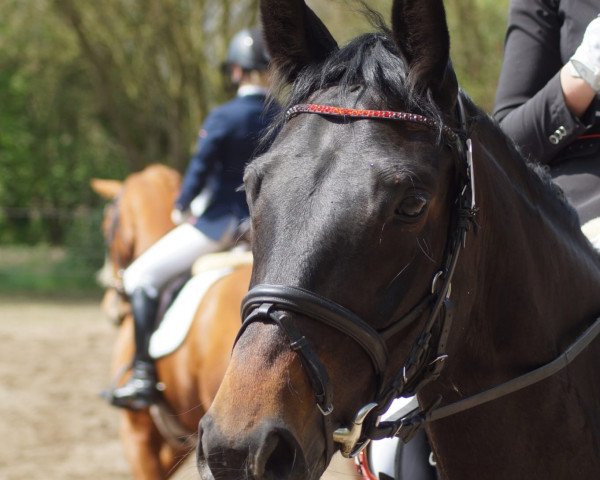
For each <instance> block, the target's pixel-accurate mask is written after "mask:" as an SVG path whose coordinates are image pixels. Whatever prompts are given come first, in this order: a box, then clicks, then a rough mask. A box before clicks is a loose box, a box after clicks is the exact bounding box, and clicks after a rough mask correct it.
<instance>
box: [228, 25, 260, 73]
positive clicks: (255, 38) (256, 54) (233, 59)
mask: <svg viewBox="0 0 600 480" xmlns="http://www.w3.org/2000/svg"><path fill="white" fill-rule="evenodd" d="M233 64H236V65H239V66H240V67H242V68H243V69H244V70H266V69H267V67H268V66H269V55H268V53H267V50H266V48H265V44H264V41H263V38H262V33H261V31H260V29H258V28H252V29H244V30H241V31H240V32H238V33H236V34H235V35H234V37H233V38H232V39H231V43H230V44H229V50H228V51H227V66H231V65H233Z"/></svg>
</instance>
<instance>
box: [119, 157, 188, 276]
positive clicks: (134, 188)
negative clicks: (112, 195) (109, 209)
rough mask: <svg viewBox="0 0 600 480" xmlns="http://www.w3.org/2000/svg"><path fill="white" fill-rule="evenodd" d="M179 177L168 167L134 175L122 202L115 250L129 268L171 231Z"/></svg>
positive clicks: (154, 167)
mask: <svg viewBox="0 0 600 480" xmlns="http://www.w3.org/2000/svg"><path fill="white" fill-rule="evenodd" d="M180 180H181V178H180V176H179V174H178V173H177V172H176V171H175V170H173V169H171V168H169V167H166V166H164V165H158V164H156V165H150V166H149V167H147V168H145V169H144V170H142V171H141V172H137V173H134V174H132V175H130V176H129V177H128V178H127V179H126V180H125V182H124V185H123V190H122V193H121V196H120V198H119V202H118V210H119V211H118V218H119V222H118V235H116V238H115V242H116V243H117V244H116V245H115V247H116V248H117V250H118V251H119V252H120V253H119V257H121V258H122V261H121V263H122V264H123V265H127V264H129V263H130V262H131V261H133V260H134V259H135V258H137V257H138V256H139V255H140V254H141V253H142V252H144V251H145V250H146V249H147V248H148V247H150V246H151V245H152V244H153V243H155V242H156V241H157V240H158V239H159V238H161V237H162V236H163V235H164V234H165V233H167V232H168V231H169V230H170V229H171V228H173V222H172V221H171V218H170V213H171V210H172V208H173V205H174V202H175V197H176V195H177V192H178V191H179V184H180Z"/></svg>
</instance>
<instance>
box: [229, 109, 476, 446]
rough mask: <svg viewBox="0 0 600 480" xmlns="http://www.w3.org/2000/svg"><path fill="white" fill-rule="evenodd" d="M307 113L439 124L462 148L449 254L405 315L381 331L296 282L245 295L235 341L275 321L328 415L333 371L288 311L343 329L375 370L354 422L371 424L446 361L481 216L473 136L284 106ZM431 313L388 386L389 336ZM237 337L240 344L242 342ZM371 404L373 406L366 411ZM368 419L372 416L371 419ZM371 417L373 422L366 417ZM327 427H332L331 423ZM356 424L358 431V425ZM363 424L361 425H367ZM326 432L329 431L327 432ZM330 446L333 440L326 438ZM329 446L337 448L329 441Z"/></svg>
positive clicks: (340, 435) (341, 437)
mask: <svg viewBox="0 0 600 480" xmlns="http://www.w3.org/2000/svg"><path fill="white" fill-rule="evenodd" d="M302 113H309V114H319V115H323V116H327V117H337V118H343V119H345V120H349V119H377V120H384V121H394V122H411V123H416V124H421V125H425V126H427V127H429V128H432V129H439V130H440V131H441V132H442V134H443V135H444V137H445V138H446V139H448V140H450V141H451V142H453V143H455V144H456V145H457V148H458V150H459V152H460V155H459V159H460V162H461V164H460V168H459V172H460V174H461V175H460V176H461V185H460V186H459V189H458V196H457V198H456V200H455V206H454V208H455V213H454V215H453V222H452V226H451V231H450V236H449V240H448V243H447V247H446V255H445V260H444V262H443V263H442V265H441V268H440V269H439V271H438V272H437V273H436V274H435V276H434V278H433V279H432V282H431V293H430V294H428V295H427V296H425V298H423V299H422V300H421V301H420V302H419V303H418V304H417V305H416V306H415V307H413V308H412V309H411V310H410V311H409V312H408V313H407V314H406V315H404V316H403V317H402V318H399V319H397V320H396V321H394V322H391V323H390V324H389V326H388V327H386V328H385V329H384V330H381V331H377V330H375V329H373V328H372V327H371V326H370V325H369V324H368V323H367V322H365V321H364V320H362V319H361V318H359V317H358V316H357V315H355V314H354V313H352V312H351V311H349V310H348V309H346V308H344V307H343V306H341V305H338V304H337V303H335V302H332V301H331V300H329V299H327V298H324V297H321V296H320V295H318V294H316V293H313V292H310V291H307V290H304V289H301V288H298V287H292V286H282V285H258V286H256V287H254V288H252V290H250V292H249V293H248V294H247V296H246V297H245V299H244V301H243V306H242V318H243V324H242V328H241V330H240V332H239V333H238V337H237V339H239V338H240V336H241V335H242V334H243V333H244V331H245V329H246V328H247V327H248V326H249V325H250V324H251V323H253V322H255V321H267V322H273V323H275V324H276V325H278V326H279V327H280V328H281V329H282V330H283V331H284V332H285V334H286V336H287V338H288V339H289V341H290V347H291V348H292V350H294V351H296V352H298V353H299V355H300V360H301V362H302V365H303V366H304V368H305V370H306V373H307V374H308V378H309V380H310V383H311V386H312V388H313V390H314V393H315V398H316V403H317V406H318V408H319V410H320V411H321V413H322V414H323V417H324V418H325V419H329V415H330V414H331V413H332V411H333V403H332V397H333V396H332V392H331V385H330V382H329V377H328V375H327V371H326V369H325V367H324V366H323V365H322V363H321V361H320V360H319V358H318V356H317V355H316V354H315V353H314V351H313V349H312V347H311V346H310V345H309V343H308V341H307V340H306V338H305V337H304V336H303V335H302V334H301V333H300V332H298V331H297V330H296V328H295V327H294V326H293V325H292V322H291V317H290V315H289V314H288V312H295V313H299V314H302V315H306V316H308V317H310V318H313V319H315V320H318V321H320V322H322V323H324V324H326V325H328V326H330V327H332V328H335V329H336V330H338V331H340V332H342V333H344V334H345V335H347V336H349V337H350V338H352V339H353V340H354V341H355V342H356V343H358V344H359V345H360V346H361V347H362V349H363V350H364V352H365V353H366V354H367V355H368V356H369V358H370V360H371V363H372V366H373V370H374V372H375V374H376V381H377V391H378V393H377V395H376V400H375V402H372V403H370V404H369V405H367V406H365V407H363V409H361V412H363V413H360V412H359V415H358V416H357V417H360V418H357V421H356V422H355V424H356V423H357V422H359V421H360V422H359V423H360V424H361V425H365V426H368V427H369V428H368V430H373V429H374V428H376V426H375V423H376V417H377V416H378V415H379V414H380V413H383V412H384V411H385V410H386V409H387V407H388V406H389V404H390V403H391V402H392V401H393V400H394V399H395V398H397V397H399V396H401V395H412V394H414V392H416V391H418V390H419V389H420V388H421V387H422V386H423V385H425V384H426V383H428V382H430V381H432V380H434V379H435V378H437V377H438V376H439V374H440V372H441V370H442V368H443V365H444V362H445V360H446V354H445V347H446V341H447V338H448V333H449V331H450V326H451V323H452V315H451V314H450V308H449V294H450V289H451V282H452V277H453V275H454V271H455V268H456V265H457V261H458V257H459V251H460V249H461V248H462V246H463V245H464V242H465V238H466V234H467V231H468V230H469V228H470V226H471V225H472V224H473V222H474V219H475V216H476V207H475V186H474V177H473V169H472V161H471V154H470V152H471V150H470V141H467V142H466V143H465V144H463V143H462V142H461V141H460V139H459V135H457V134H456V133H455V132H454V131H453V130H451V129H450V128H449V127H448V126H446V125H440V124H438V123H437V122H436V121H434V120H432V119H430V118H428V117H425V116H423V115H418V114H414V113H406V112H391V111H376V110H355V109H346V108H338V107H331V106H323V105H314V104H308V105H296V106H294V107H292V108H291V109H290V110H288V112H287V119H288V120H289V119H291V118H293V117H294V116H297V115H300V114H302ZM427 311H429V312H430V314H429V318H428V320H427V322H426V324H425V326H424V328H423V330H422V332H421V334H420V335H419V337H418V339H417V341H416V343H415V344H414V346H413V348H412V350H411V353H410V355H409V358H408V359H407V361H406V363H405V365H404V368H403V369H402V371H401V372H399V374H398V375H397V376H396V377H395V378H394V379H393V380H392V382H391V383H390V384H389V385H385V386H384V385H383V377H384V373H385V372H386V370H387V367H388V349H387V342H388V341H389V340H390V339H391V338H392V337H394V336H395V335H396V334H398V333H399V332H400V331H402V330H404V329H405V328H407V327H408V326H410V325H412V324H413V323H414V322H415V321H416V320H417V319H419V318H421V317H422V316H423V315H424V314H425V312H427ZM438 319H441V328H440V329H439V330H440V331H439V335H437V344H436V345H434V344H433V343H434V342H432V339H433V337H434V332H433V330H434V327H435V326H436V324H437V323H438V321H437V320H438ZM237 339H236V342H237ZM367 410H368V411H367ZM367 417H368V418H367ZM367 420H368V421H367ZM326 429H327V430H329V429H330V427H329V426H326ZM355 430H356V429H355ZM366 430H367V429H366V428H361V431H366ZM328 436H329V435H328ZM334 436H335V438H336V442H337V443H342V445H343V447H345V448H343V449H342V450H343V453H345V454H347V455H354V454H356V453H358V451H359V450H360V449H361V448H362V447H363V446H365V445H366V443H367V442H368V437H367V436H366V435H363V434H361V435H359V438H353V439H352V440H351V441H350V440H349V439H348V438H346V437H348V436H353V437H354V436H356V434H355V433H350V432H349V431H348V432H343V431H341V430H338V431H336V433H335V434H334V435H332V436H331V438H333V437H334ZM328 443H329V444H331V443H332V442H331V441H329V442H328ZM328 449H329V450H332V446H331V445H329V446H328Z"/></svg>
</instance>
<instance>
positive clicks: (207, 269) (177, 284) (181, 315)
mask: <svg viewBox="0 0 600 480" xmlns="http://www.w3.org/2000/svg"><path fill="white" fill-rule="evenodd" d="M250 264H252V253H251V252H250V251H248V249H247V248H239V247H236V248H234V249H233V250H230V251H227V252H221V253H213V254H208V255H203V256H201V257H200V258H199V259H198V260H197V261H196V263H195V264H194V266H193V267H192V272H191V275H186V276H185V277H180V278H177V279H176V280H174V281H173V282H172V284H171V285H170V286H169V288H167V289H165V291H164V293H163V297H162V298H161V308H163V305H165V306H166V308H164V309H163V314H162V315H160V314H159V318H160V319H161V320H160V324H159V326H158V328H157V329H156V331H155V332H154V334H153V335H152V338H151V340H150V349H149V351H150V356H151V357H152V358H154V359H155V360H156V359H159V358H162V357H165V356H167V355H169V354H171V353H173V352H174V351H175V350H177V348H178V347H179V346H180V345H181V344H182V343H183V341H184V340H185V337H186V336H187V333H188V331H189V329H190V327H191V325H192V322H193V321H194V317H195V314H196V310H197V309H198V306H199V305H200V302H201V301H202V299H203V297H204V295H205V294H206V292H207V291H208V290H209V288H210V287H211V286H212V285H213V284H214V283H216V282H217V281H218V280H220V279H221V278H223V277H225V276H226V275H228V274H230V273H231V272H233V271H234V270H235V269H236V268H237V267H239V266H242V265H250Z"/></svg>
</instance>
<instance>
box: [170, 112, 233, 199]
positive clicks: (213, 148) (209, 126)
mask: <svg viewBox="0 0 600 480" xmlns="http://www.w3.org/2000/svg"><path fill="white" fill-rule="evenodd" d="M221 117H222V116H221V115H220V113H219V111H218V110H215V111H213V112H211V113H210V114H209V115H208V117H207V118H206V120H205V122H204V125H203V126H202V129H201V130H200V134H199V136H198V143H197V144H196V150H195V152H194V154H193V156H192V158H191V159H190V163H189V165H188V167H187V170H186V172H185V176H184V177H183V183H182V186H181V191H180V193H179V197H178V198H177V200H176V201H175V208H177V209H179V210H186V209H188V208H189V206H190V203H191V202H192V200H193V199H194V198H195V197H196V196H197V195H198V194H199V193H200V192H201V190H202V189H203V188H204V186H205V184H206V180H207V179H208V177H209V176H210V174H211V172H212V171H213V170H214V169H215V167H216V165H217V164H218V163H219V161H220V160H219V153H220V151H221V148H222V144H223V142H224V141H225V139H226V138H227V128H228V122H226V121H225V119H223V118H221Z"/></svg>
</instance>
